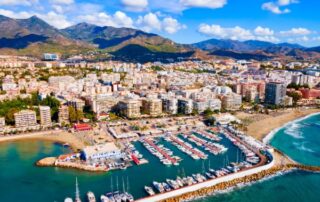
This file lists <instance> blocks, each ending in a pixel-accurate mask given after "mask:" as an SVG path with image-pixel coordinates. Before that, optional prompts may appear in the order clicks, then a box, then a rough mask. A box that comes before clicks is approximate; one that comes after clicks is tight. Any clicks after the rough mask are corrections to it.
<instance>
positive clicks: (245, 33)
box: [198, 24, 255, 40]
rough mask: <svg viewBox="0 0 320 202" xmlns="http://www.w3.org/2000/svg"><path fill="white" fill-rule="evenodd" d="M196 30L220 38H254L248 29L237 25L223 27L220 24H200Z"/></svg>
mask: <svg viewBox="0 0 320 202" xmlns="http://www.w3.org/2000/svg"><path fill="white" fill-rule="evenodd" d="M198 31H199V32H200V33H202V34H205V35H207V36H211V37H217V38H221V39H232V40H251V39H254V38H255V37H254V35H253V34H252V33H251V31H250V30H247V29H244V28H242V27H239V26H236V27H227V28H225V27H221V26H220V25H208V24H201V25H200V26H199V29H198Z"/></svg>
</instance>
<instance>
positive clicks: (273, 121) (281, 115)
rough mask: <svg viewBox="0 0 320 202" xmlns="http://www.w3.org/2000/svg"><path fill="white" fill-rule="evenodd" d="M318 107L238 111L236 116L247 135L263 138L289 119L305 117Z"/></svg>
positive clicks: (319, 110) (315, 111)
mask: <svg viewBox="0 0 320 202" xmlns="http://www.w3.org/2000/svg"><path fill="white" fill-rule="evenodd" d="M318 112H320V109H314V108H313V109H311V108H310V109H307V108H301V109H286V110H279V111H278V112H272V113H270V114H269V115H266V114H247V113H243V112H242V113H239V114H237V115H236V117H237V118H239V119H240V120H242V121H243V123H244V124H245V126H246V128H247V130H246V131H245V132H246V133H247V134H248V135H250V136H252V137H254V138H256V139H258V140H261V141H262V140H263V138H264V137H266V136H267V135H268V134H269V133H270V132H271V131H272V130H274V129H276V128H279V127H281V126H283V125H285V124H286V123H288V122H290V121H294V120H296V119H299V118H302V117H305V116H307V115H310V114H314V113H318Z"/></svg>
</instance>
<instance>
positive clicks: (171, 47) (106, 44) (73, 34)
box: [62, 23, 192, 53]
mask: <svg viewBox="0 0 320 202" xmlns="http://www.w3.org/2000/svg"><path fill="white" fill-rule="evenodd" d="M62 31H63V32H64V33H65V34H66V35H67V36H68V37H70V38H72V39H75V40H81V41H86V42H88V43H92V44H95V45H96V46H97V47H98V48H99V49H107V50H109V51H117V50H119V49H121V48H124V47H125V46H128V45H132V44H135V45H139V46H141V47H145V48H147V49H149V50H150V51H154V52H171V53H175V52H186V51H191V50H192V48H191V47H187V46H184V45H180V44H177V43H174V42H173V41H171V40H169V39H166V38H163V37H161V36H159V35H156V34H152V33H146V32H143V31H141V30H137V29H131V28H115V27H110V26H104V27H101V26H96V25H92V24H88V23H80V24H77V25H74V26H71V27H68V28H66V29H64V30H62Z"/></svg>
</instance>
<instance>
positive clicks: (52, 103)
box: [40, 96, 60, 121]
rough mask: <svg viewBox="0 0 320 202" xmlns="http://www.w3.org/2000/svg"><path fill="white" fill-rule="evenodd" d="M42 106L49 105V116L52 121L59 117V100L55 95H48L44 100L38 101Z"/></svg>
mask: <svg viewBox="0 0 320 202" xmlns="http://www.w3.org/2000/svg"><path fill="white" fill-rule="evenodd" d="M40 105H42V106H49V107H50V108H51V118H52V120H54V121H58V118H59V107H60V101H59V100H57V99H56V98H55V97H52V96H48V97H46V98H45V99H44V100H42V101H41V102H40Z"/></svg>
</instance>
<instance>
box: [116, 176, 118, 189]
mask: <svg viewBox="0 0 320 202" xmlns="http://www.w3.org/2000/svg"><path fill="white" fill-rule="evenodd" d="M116 191H119V177H118V176H117V190H116Z"/></svg>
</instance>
